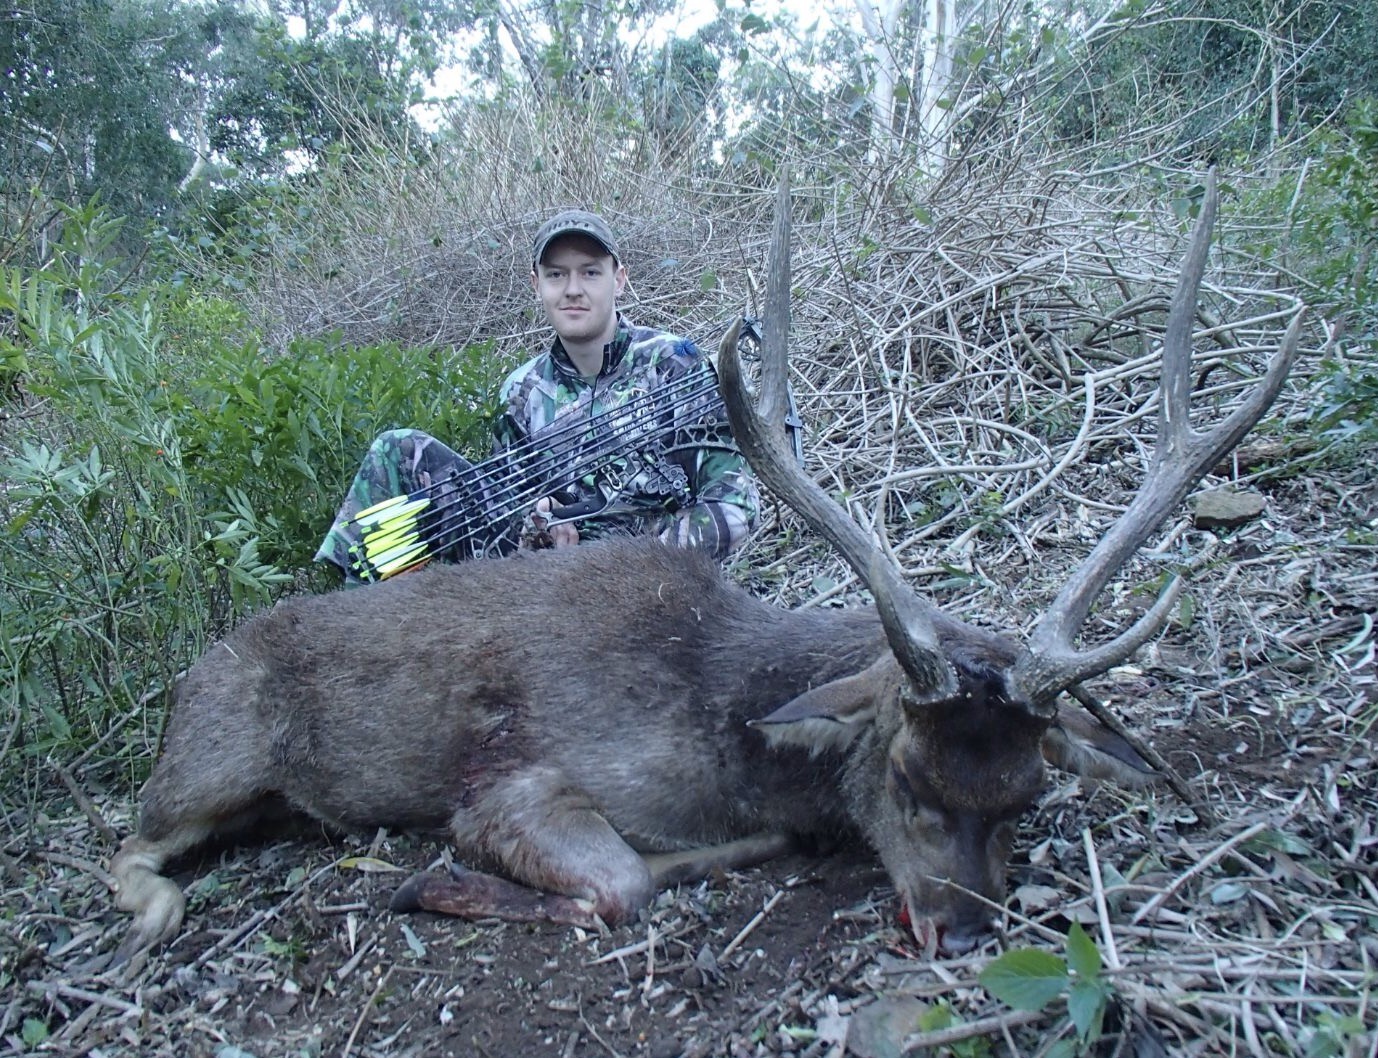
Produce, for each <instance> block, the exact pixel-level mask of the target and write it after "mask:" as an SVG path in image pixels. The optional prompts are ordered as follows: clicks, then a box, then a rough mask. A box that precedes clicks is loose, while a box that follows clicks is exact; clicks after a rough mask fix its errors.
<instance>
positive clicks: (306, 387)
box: [0, 210, 497, 763]
mask: <svg viewBox="0 0 1378 1058" xmlns="http://www.w3.org/2000/svg"><path fill="white" fill-rule="evenodd" d="M117 231H118V224H117V223H114V222H112V221H110V220H109V219H108V218H106V217H104V216H102V215H101V214H100V213H98V212H97V211H94V210H84V211H73V212H72V213H71V214H70V215H69V216H68V217H67V218H66V224H65V225H64V229H63V235H62V238H61V241H60V242H59V243H58V245H57V246H56V248H55V252H54V254H53V257H52V263H51V264H50V265H49V267H47V268H46V269H44V270H42V271H34V270H28V271H23V270H19V269H5V270H0V320H2V321H4V322H3V323H0V362H5V363H13V362H15V361H16V360H17V359H18V358H19V357H20V356H21V355H22V358H23V364H24V368H23V370H24V378H23V389H24V392H25V396H24V398H23V400H24V404H23V407H22V408H21V409H20V413H19V414H17V415H15V417H14V419H13V420H12V422H11V423H10V424H8V426H7V431H8V432H7V433H6V434H5V435H4V436H3V437H2V438H0V681H2V682H0V696H3V697H2V698H0V701H3V705H4V707H5V709H6V714H7V717H9V718H10V723H9V724H8V726H7V731H8V732H9V738H10V739H11V744H12V745H13V747H14V748H16V749H17V750H18V753H17V754H15V755H13V756H11V755H10V754H9V753H7V754H6V759H7V761H8V762H11V763H12V762H13V761H15V760H21V761H26V762H32V761H35V760H38V759H41V758H42V757H43V756H44V755H45V754H46V753H48V752H49V751H50V750H52V749H53V748H55V747H58V746H63V745H68V746H88V745H90V744H91V743H92V742H93V741H95V740H97V739H100V738H102V737H105V736H108V735H110V734H111V733H112V732H114V731H116V730H118V731H120V732H121V733H122V740H121V741H119V742H117V743H116V745H117V746H118V745H126V746H129V747H131V748H132V750H133V752H131V753H130V754H129V755H128V758H127V759H129V760H130V761H131V762H134V761H138V762H140V763H142V761H144V760H145V759H146V752H145V750H146V747H147V746H148V744H149V743H150V742H151V741H152V739H153V737H154V736H155V735H156V733H157V732H158V731H159V730H161V723H162V713H161V710H160V709H158V708H154V709H147V708H146V707H145V706H146V703H147V702H149V701H152V702H153V703H154V704H155V705H161V699H160V698H159V697H158V696H157V695H156V694H155V695H153V696H149V694H148V692H150V691H153V692H156V691H157V690H158V689H159V688H166V687H168V686H170V685H171V683H172V679H173V677H174V675H175V674H176V673H177V672H178V671H180V670H181V669H182V668H184V667H185V666H186V665H187V664H188V663H189V661H190V660H191V659H192V658H193V657H195V656H196V655H197V654H198V653H199V652H200V651H201V650H202V649H203V648H204V646H205V643H206V642H207V640H208V639H210V638H212V637H214V636H216V635H218V634H220V633H222V632H223V631H224V630H225V629H226V627H227V626H228V625H229V624H230V623H231V622H232V621H234V620H235V619H237V618H238V617H239V616H241V615H243V614H245V613H246V612H248V611H250V610H252V609H254V608H256V607H261V606H263V605H265V604H267V603H268V602H270V601H271V600H272V599H273V598H274V597H275V596H276V595H277V594H279V593H281V592H282V591H284V590H287V589H288V588H289V587H290V586H292V585H293V584H299V583H301V582H302V581H304V580H309V579H310V578H311V576H312V574H311V571H309V569H308V568H307V567H308V565H309V563H310V559H311V555H312V554H313V553H314V550H315V547H316V544H317V543H318V542H319V539H320V537H321V536H323V535H324V532H325V530H326V528H327V527H328V526H329V524H330V520H331V517H332V515H333V512H334V510H335V507H336V505H337V504H338V503H339V501H340V499H341V498H342V496H343V493H344V489H345V486H346V484H347V482H348V481H349V479H350V477H351V476H352V474H353V471H354V468H355V467H356V466H357V464H358V461H359V459H360V458H361V457H362V455H363V452H364V450H365V449H366V447H367V445H368V443H369V441H370V440H371V439H372V436H373V434H374V433H376V432H377V431H378V430H379V429H381V428H384V427H386V426H393V425H402V424H405V425H413V426H418V427H421V428H423V429H428V430H431V431H432V432H435V433H437V434H439V435H441V436H444V437H446V438H447V439H449V440H452V441H453V442H454V443H455V444H456V445H457V446H458V447H461V448H465V449H468V450H470V451H471V452H472V451H473V450H475V449H478V448H481V447H482V442H481V441H480V439H481V438H486V435H487V424H488V420H487V416H488V413H489V404H490V402H491V399H492V392H493V390H494V386H495V382H496V380H497V373H496V365H494V364H492V363H491V357H490V355H489V351H488V350H487V349H483V348H475V349H468V350H463V351H459V352H450V351H441V350H414V349H400V348H394V347H378V348H366V349H348V348H343V347H341V346H340V345H339V343H337V342H331V341H327V340H313V341H309V342H300V343H295V344H293V345H292V346H291V347H290V348H289V349H287V350H286V351H285V352H284V353H283V354H282V355H273V354H272V353H270V352H269V351H268V350H265V349H264V348H262V346H261V344H260V343H259V342H258V340H257V339H256V336H255V335H253V334H252V333H248V332H247V331H246V329H245V328H244V326H243V322H242V319H241V317H240V316H239V314H238V312H237V311H236V310H235V308H234V306H233V305H232V304H230V303H227V302H224V301H220V300H218V299H215V298H207V297H204V296H202V295H199V294H197V293H196V292H194V291H189V290H188V289H186V288H185V287H184V286H180V285H162V284H144V285H140V284H138V283H135V282H132V281H131V280H130V278H129V277H128V276H123V275H120V274H117V273H116V272H114V271H112V270H111V269H109V268H107V267H105V266H103V265H102V264H101V263H100V261H101V258H102V251H103V249H104V248H105V247H108V246H109V245H110V243H111V241H112V240H113V238H114V234H115V233H116V232H117ZM6 748H7V749H9V748H10V747H9V745H7V747H6Z"/></svg>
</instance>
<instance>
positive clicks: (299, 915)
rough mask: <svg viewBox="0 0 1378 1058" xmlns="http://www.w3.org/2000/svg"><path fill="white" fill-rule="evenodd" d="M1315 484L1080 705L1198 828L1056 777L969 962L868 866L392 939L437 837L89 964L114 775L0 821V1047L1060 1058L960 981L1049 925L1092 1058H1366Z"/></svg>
mask: <svg viewBox="0 0 1378 1058" xmlns="http://www.w3.org/2000/svg"><path fill="white" fill-rule="evenodd" d="M1328 480H1329V483H1328V484H1325V485H1321V484H1318V483H1317V482H1316V481H1313V480H1311V479H1309V478H1306V477H1305V476H1302V477H1299V478H1296V479H1293V480H1291V481H1288V482H1286V483H1283V484H1281V485H1277V486H1274V487H1272V488H1271V489H1270V492H1269V512H1268V513H1267V514H1266V515H1265V517H1264V519H1262V520H1261V521H1259V522H1257V523H1255V524H1254V525H1252V526H1250V527H1249V528H1247V529H1245V530H1242V531H1241V532H1240V533H1239V534H1237V535H1236V536H1235V537H1234V538H1233V539H1232V541H1231V542H1230V544H1229V548H1230V556H1229V560H1228V561H1226V562H1221V563H1218V564H1217V565H1216V566H1215V567H1214V568H1213V569H1212V570H1211V571H1210V572H1208V573H1207V574H1206V575H1205V576H1204V577H1203V578H1202V579H1201V580H1200V581H1199V582H1198V587H1197V589H1196V595H1195V598H1196V599H1197V605H1196V614H1195V620H1194V621H1193V622H1192V625H1191V627H1190V628H1187V629H1182V628H1178V629H1176V630H1174V631H1173V632H1172V633H1171V634H1170V635H1169V636H1167V637H1166V638H1165V639H1164V640H1163V641H1162V642H1161V643H1160V644H1158V645H1156V646H1155V647H1153V648H1150V649H1148V650H1146V651H1144V652H1143V653H1142V654H1141V656H1140V657H1139V658H1138V659H1136V661H1135V663H1134V664H1133V665H1129V666H1124V667H1122V668H1120V669H1118V670H1116V671H1115V672H1114V673H1112V674H1111V675H1110V676H1108V677H1107V678H1105V679H1103V680H1100V681H1097V684H1096V685H1095V687H1094V690H1095V691H1096V692H1097V694H1098V695H1100V696H1101V697H1102V698H1104V699H1105V700H1107V701H1108V702H1109V704H1110V705H1111V706H1112V707H1113V708H1115V709H1116V710H1117V711H1118V712H1119V713H1120V714H1121V715H1122V716H1124V717H1125V718H1126V719H1127V721H1128V722H1129V724H1130V727H1131V728H1132V729H1133V730H1134V731H1135V732H1136V733H1137V734H1138V735H1139V736H1140V737H1142V738H1144V739H1146V740H1147V741H1149V742H1150V743H1151V744H1153V745H1154V746H1155V747H1157V749H1158V750H1159V751H1160V752H1162V753H1163V754H1164V755H1165V756H1166V757H1167V758H1168V760H1169V761H1170V763H1171V764H1172V765H1173V766H1174V767H1175V768H1176V769H1177V770H1178V771H1179V772H1180V773H1181V775H1182V776H1183V777H1184V779H1185V780H1186V781H1187V782H1188V783H1189V784H1190V786H1191V788H1192V791H1193V792H1194V793H1195V794H1196V795H1197V796H1198V797H1200V798H1201V799H1202V801H1203V803H1204V804H1205V805H1208V806H1209V807H1208V811H1209V812H1210V813H1211V814H1212V815H1213V817H1214V818H1213V819H1211V820H1207V819H1204V818H1202V816H1201V814H1200V813H1198V811H1197V810H1195V809H1194V808H1192V807H1191V806H1189V805H1187V804H1185V803H1183V801H1182V800H1181V799H1179V798H1178V797H1176V796H1175V795H1174V794H1172V793H1171V792H1170V791H1169V790H1167V789H1165V788H1161V787H1159V788H1155V789H1151V790H1147V791H1130V792H1126V791H1120V790H1114V789H1108V788H1101V789H1096V790H1087V789H1085V788H1084V787H1083V786H1081V785H1080V784H1079V783H1078V782H1076V781H1074V780H1072V779H1071V778H1069V777H1068V776H1065V775H1061V774H1053V775H1052V776H1051V781H1050V785H1049V789H1048V792H1047V794H1046V796H1045V797H1044V798H1043V799H1042V801H1041V803H1040V805H1039V807H1038V808H1037V810H1036V811H1035V812H1033V813H1031V814H1030V815H1029V817H1028V818H1027V819H1026V820H1025V824H1024V827H1023V830H1022V838H1021V842H1020V845H1019V848H1018V852H1017V855H1016V858H1015V862H1014V863H1012V864H1011V867H1010V872H1009V883H1010V893H1011V896H1010V899H1009V901H1008V905H1007V907H1006V909H1005V911H1004V913H1003V915H1002V916H1001V920H1000V928H999V930H998V931H997V933H996V934H994V935H993V936H992V937H991V938H990V940H989V941H988V942H987V943H986V944H985V945H984V946H983V947H982V948H980V949H979V950H977V951H974V952H971V953H968V954H966V955H963V956H962V957H960V958H951V959H940V958H933V957H931V955H930V953H925V952H922V951H919V950H917V949H916V945H915V943H914V940H913V937H912V935H911V934H910V933H909V932H908V931H907V930H906V929H905V928H904V927H903V926H902V925H901V924H900V923H899V922H898V921H897V917H896V913H897V906H896V901H895V896H894V892H893V890H892V889H891V887H890V886H889V884H888V883H887V880H886V878H885V875H884V873H883V872H882V871H881V869H880V868H879V865H878V864H877V863H876V862H875V861H874V859H873V858H872V857H871V855H870V854H869V853H868V852H867V851H866V850H865V849H864V848H846V849H842V850H839V851H836V852H834V853H832V854H831V855H829V856H826V857H824V858H821V859H807V858H804V857H792V858H789V859H786V860H782V861H778V862H775V863H772V864H769V865H767V866H765V867H762V868H759V869H755V870H751V871H745V872H735V873H730V874H726V875H723V876H721V877H716V878H713V879H710V880H708V881H707V882H704V883H701V884H698V885H692V886H684V887H681V888H679V889H676V890H673V891H669V892H665V893H662V894H661V895H660V898H659V899H658V900H657V902H656V904H655V905H654V907H653V908H652V909H651V910H650V911H648V912H647V913H645V914H644V915H643V917H642V918H641V920H640V921H638V922H636V923H634V924H630V925H627V926H624V927H621V928H618V929H615V930H612V931H611V932H610V933H608V934H606V935H600V934H596V933H590V932H584V931H580V930H577V929H572V928H568V927H556V926H520V925H513V924H506V923H492V922H478V923H471V922H465V921H457V920H445V919H440V918H437V917H434V916H430V915H425V914H422V915H417V916H399V915H395V914H392V913H390V912H389V911H388V910H387V902H388V898H389V896H390V894H391V892H392V890H393V889H394V888H395V887H396V885H398V884H399V883H400V881H401V880H402V879H404V878H406V877H407V876H408V873H409V872H411V871H414V870H417V869H421V868H424V867H426V866H428V865H430V864H433V863H435V862H436V861H437V858H438V857H439V856H441V854H442V849H443V844H442V843H441V842H440V841H438V840H437V839H435V838H434V837H432V836H427V835H410V834H406V835H398V834H377V835H372V834H365V835H350V836H347V837H343V838H342V837H337V836H329V835H325V834H322V833H319V832H314V831H310V830H307V831H305V832H303V833H298V834H293V835H279V836H277V837H274V838H272V839H270V840H267V841H264V842H258V843H252V844H244V845H238V846H230V847H224V848H219V849H214V850H211V851H209V852H208V853H207V854H206V855H204V856H203V857H202V858H201V859H200V860H199V861H196V862H188V863H184V864H182V865H181V869H180V871H179V873H178V874H177V876H176V877H177V879H178V881H179V882H181V883H182V884H184V885H186V886H187V891H188V894H189V912H188V919H187V927H186V929H185V931H184V932H183V934H182V935H181V936H180V937H178V938H177V939H176V940H175V941H174V942H173V943H171V944H170V945H168V946H167V947H166V948H164V949H162V950H160V951H157V952H155V953H153V954H152V955H151V956H149V957H146V958H143V957H141V958H140V959H139V960H137V961H136V962H135V963H134V964H133V965H132V966H130V967H127V968H125V969H124V970H123V971H120V972H118V973H101V972H99V971H98V970H97V969H95V967H96V966H97V964H98V963H99V962H100V961H101V959H102V958H103V957H104V956H107V955H108V954H109V953H110V952H111V951H112V950H113V949H114V947H115V946H116V945H117V944H118V942H119V940H120V937H121V935H122V931H123V929H124V928H125V926H126V924H127V919H126V917H125V916H123V915H122V914H120V913H119V912H117V911H116V910H115V909H114V907H113V904H112V901H111V897H110V892H109V889H108V887H107V883H108V877H107V875H106V874H105V870H104V865H105V863H106V862H107V861H108V857H109V855H110V853H111V852H112V851H113V848H114V844H115V842H116V841H117V840H118V838H119V837H120V836H122V835H123V834H124V833H126V832H127V831H128V828H129V826H130V822H131V814H132V806H131V805H130V804H129V803H128V800H127V798H126V797H125V796H123V795H121V794H120V793H119V792H118V790H119V782H120V780H119V777H115V776H108V775H105V776H102V775H100V774H98V773H96V772H94V771H90V770H84V771H83V770H75V769H69V768H55V769H54V772H53V779H52V784H51V786H50V787H48V788H45V789H42V790H34V791H32V792H31V794H30V803H29V805H28V806H27V807H26V808H25V809H24V810H22V811H21V810H15V811H14V812H12V813H11V817H10V818H9V819H8V820H7V821H6V828H5V829H6V834H7V837H6V843H5V848H4V853H3V861H0V869H2V870H3V875H4V893H3V909H4V914H5V917H6V918H7V919H8V926H7V928H6V930H5V931H4V934H3V937H0V985H3V988H4V998H3V1000H0V1003H2V1004H3V1006H2V1007H0V1054H22V1053H51V1054H64V1055H65V1054H71V1055H78V1054H80V1055H92V1056H112V1058H113V1056H116V1055H120V1056H127V1055H140V1056H152V1055H169V1056H174V1055H175V1056H188V1058H199V1056H215V1058H247V1056H253V1058H269V1056H315V1055H331V1056H340V1058H344V1056H421V1055H426V1056H445V1055H482V1056H493V1058H535V1056H537V1055H552V1056H560V1058H569V1056H576V1055H614V1056H616V1055H625V1056H632V1055H644V1056H654V1058H679V1056H707V1055H723V1056H746V1055H775V1054H779V1055H799V1056H801V1058H802V1056H820V1055H833V1056H840V1055H843V1054H844V1053H846V1054H854V1055H859V1056H863V1058H886V1056H893V1055H899V1054H903V1053H912V1052H915V1051H918V1050H920V1049H922V1048H925V1047H929V1048H935V1050H934V1051H933V1052H932V1053H946V1054H953V1055H983V1054H1018V1055H1034V1054H1044V1053H1053V1052H1055V1050H1056V1048H1058V1047H1060V1046H1067V1047H1068V1048H1069V1049H1070V1047H1071V1044H1072V1042H1073V1040H1074V1037H1075V1033H1074V1030H1073V1028H1072V1026H1071V1022H1070V1021H1069V1018H1068V1009H1069V1008H1068V1005H1067V1000H1066V999H1065V998H1053V999H1052V1000H1051V1001H1050V1002H1049V1003H1048V1004H1047V1005H1046V1007H1044V1008H1043V1009H1040V1010H1032V1011H1024V1010H1012V1009H1011V1008H1010V1007H1008V1006H1006V1005H1005V1004H1003V1003H1001V1002H1000V1001H998V1000H997V999H995V998H994V997H993V996H992V995H991V994H990V993H989V992H988V991H987V990H986V989H985V988H983V987H982V985H981V983H980V981H979V975H980V973H981V971H982V969H983V968H984V967H986V966H987V965H988V964H989V963H990V962H991V960H992V959H993V958H995V957H996V956H997V955H998V954H999V953H1000V952H1001V951H1005V950H1010V949H1020V948H1030V947H1033V948H1039V949H1043V950H1045V951H1047V952H1050V953H1052V954H1054V955H1059V956H1060V955H1061V954H1062V953H1063V952H1064V946H1065V935H1066V933H1067V931H1068V929H1069V927H1070V926H1071V924H1072V923H1073V922H1077V923H1081V924H1082V926H1083V927H1084V928H1085V930H1086V932H1087V933H1088V934H1089V935H1090V937H1091V938H1092V939H1093V941H1094V942H1095V944H1096V947H1097V949H1098V951H1099V953H1100V957H1101V959H1102V962H1103V967H1102V971H1101V974H1100V980H1101V981H1102V982H1103V983H1105V984H1106V985H1107V988H1106V989H1104V990H1103V993H1102V994H1105V995H1107V996H1108V997H1109V998H1108V999H1107V1001H1106V1004H1105V1010H1104V1015H1105V1016H1104V1021H1103V1022H1102V1024H1101V1027H1100V1030H1099V1032H1098V1033H1095V1034H1093V1035H1092V1036H1091V1038H1090V1040H1089V1044H1088V1047H1087V1050H1088V1051H1089V1053H1096V1054H1106V1055H1110V1054H1124V1055H1130V1054H1132V1055H1136V1056H1139V1058H1146V1056H1153V1055H1166V1054H1172V1055H1178V1054H1183V1055H1195V1054H1212V1055H1226V1054H1230V1055H1232V1054H1258V1055H1262V1054H1308V1055H1328V1054H1351V1055H1371V1054H1374V1053H1375V1048H1378V1044H1375V1042H1374V1040H1375V1038H1374V1026H1375V1011H1374V1009H1373V1003H1372V995H1371V991H1372V980H1373V967H1374V964H1375V962H1376V961H1378V940H1375V937H1378V931H1375V926H1376V925H1378V890H1375V882H1378V878H1376V877H1375V875H1376V874H1378V836H1375V829H1374V827H1375V824H1374V820H1375V818H1378V815H1376V813H1375V809H1378V794H1376V793H1375V776H1376V775H1378V769H1375V762H1374V760H1373V757H1372V751H1371V740H1370V739H1369V737H1368V726H1367V725H1369V724H1370V723H1371V722H1372V720H1373V717H1374V715H1375V687H1374V661H1373V658H1374V638H1373V632H1372V625H1373V615H1374V612H1375V609H1378V571H1376V568H1378V563H1375V560H1374V559H1375V554H1378V547H1375V539H1376V538H1378V531H1376V530H1378V504H1375V502H1374V497H1375V496H1378V489H1375V488H1374V482H1373V481H1372V480H1371V475H1370V474H1369V473H1368V472H1367V471H1364V470H1362V469H1359V470H1356V471H1354V472H1353V476H1352V479H1351V480H1349V481H1340V482H1335V481H1333V480H1330V479H1328ZM1008 575H1009V577H1010V578H1011V583H1010V590H1011V591H1017V590H1020V585H1019V583H1018V578H1019V577H1020V576H1021V574H1020V572H1019V571H1017V570H1011V571H1009V574H1008ZM1064 1053H1065V1052H1064Z"/></svg>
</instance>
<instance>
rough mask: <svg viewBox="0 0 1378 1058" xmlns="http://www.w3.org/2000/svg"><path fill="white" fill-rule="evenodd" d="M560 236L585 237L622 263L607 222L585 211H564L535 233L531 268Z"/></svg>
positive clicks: (615, 241)
mask: <svg viewBox="0 0 1378 1058" xmlns="http://www.w3.org/2000/svg"><path fill="white" fill-rule="evenodd" d="M562 235H585V236H587V237H588V238H590V239H592V240H593V241H594V242H596V243H598V245H599V246H601V247H603V249H605V250H607V251H608V253H610V254H612V257H613V260H614V261H617V262H618V263H619V264H621V262H622V251H620V250H619V249H618V248H617V239H616V238H615V237H614V236H613V233H612V229H611V228H610V227H608V222H607V221H605V220H604V219H603V218H602V217H600V216H599V215H598V214H597V213H590V212H588V211H587V210H583V209H566V210H561V211H560V212H559V213H557V214H555V216H553V217H551V218H550V219H549V220H547V221H546V222H545V223H544V224H542V225H541V228H540V230H539V231H538V232H536V241H535V243H534V244H533V246H532V247H531V267H532V268H535V267H536V265H538V264H540V262H541V258H543V257H544V256H545V252H546V250H547V249H549V248H550V244H551V243H552V242H554V241H555V240H556V239H558V238H560V236H562Z"/></svg>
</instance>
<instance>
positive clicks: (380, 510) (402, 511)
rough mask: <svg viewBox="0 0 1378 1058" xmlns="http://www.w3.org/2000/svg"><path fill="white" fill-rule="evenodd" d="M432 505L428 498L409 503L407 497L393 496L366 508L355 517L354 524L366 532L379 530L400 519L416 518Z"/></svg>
mask: <svg viewBox="0 0 1378 1058" xmlns="http://www.w3.org/2000/svg"><path fill="white" fill-rule="evenodd" d="M430 505H431V501H430V499H428V498H426V497H422V498H421V499H419V500H411V501H408V500H407V498H406V497H405V496H393V497H391V498H389V499H386V500H383V502H382V503H375V504H374V505H373V506H372V507H366V508H364V509H363V510H362V511H360V512H359V513H358V514H356V515H355V516H354V524H355V525H357V526H358V527H359V528H360V529H365V530H366V529H372V528H377V527H380V526H384V525H387V524H388V523H390V522H394V521H398V520H400V519H410V518H415V517H416V516H417V515H418V514H419V513H420V512H422V511H424V510H425V509H426V508H427V507H429V506H430Z"/></svg>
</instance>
